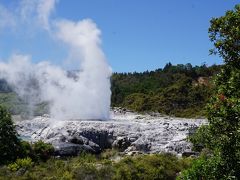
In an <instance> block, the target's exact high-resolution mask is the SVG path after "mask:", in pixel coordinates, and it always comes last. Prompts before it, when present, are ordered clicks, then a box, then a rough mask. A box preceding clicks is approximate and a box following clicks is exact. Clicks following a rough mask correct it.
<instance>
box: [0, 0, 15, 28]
mask: <svg viewBox="0 0 240 180" xmlns="http://www.w3.org/2000/svg"><path fill="white" fill-rule="evenodd" d="M15 25H16V22H15V18H14V15H13V14H12V13H11V12H10V11H9V10H8V9H6V8H5V7H4V6H2V5H1V4H0V30H1V29H3V28H5V27H14V26H15Z"/></svg>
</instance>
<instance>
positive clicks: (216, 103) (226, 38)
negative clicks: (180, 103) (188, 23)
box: [184, 5, 240, 179]
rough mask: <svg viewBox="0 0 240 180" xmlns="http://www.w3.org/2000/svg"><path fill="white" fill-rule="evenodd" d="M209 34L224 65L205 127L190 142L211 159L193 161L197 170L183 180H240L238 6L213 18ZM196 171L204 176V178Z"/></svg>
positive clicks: (218, 77) (239, 39)
mask: <svg viewBox="0 0 240 180" xmlns="http://www.w3.org/2000/svg"><path fill="white" fill-rule="evenodd" d="M209 33H210V39H211V41H213V42H214V45H215V49H214V50H212V52H215V53H218V54H219V55H220V56H221V57H222V58H223V59H224V62H225V65H224V66H223V67H222V70H221V72H220V73H219V74H218V76H217V77H216V80H215V87H216V88H215V93H214V96H213V97H212V98H211V102H210V103H209V105H208V107H207V110H208V111H207V112H208V114H207V116H208V120H209V126H208V127H204V128H201V129H200V130H199V131H198V133H197V135H196V136H195V137H193V138H192V139H191V138H190V139H191V140H192V141H193V143H194V144H195V145H196V144H197V143H203V145H204V146H205V147H208V148H210V149H211V150H212V152H213V157H212V158H211V159H210V160H204V161H202V160H201V159H199V160H198V161H196V164H195V165H196V166H199V167H198V168H195V169H194V166H193V167H192V169H190V170H189V171H188V172H187V173H186V174H185V176H184V178H185V179H188V178H187V177H188V176H189V175H194V173H195V175H194V176H195V177H197V178H200V179H201V178H205V179H240V171H239V169H240V91H239V88H240V81H239V79H240V43H239V42H240V5H237V6H235V9H234V10H232V11H227V12H226V14H225V16H222V17H219V18H213V19H212V20H211V27H210V28H209ZM204 133H207V135H206V134H204ZM204 138H206V139H205V140H204ZM200 172H201V173H206V174H205V175H204V177H203V176H202V175H201V174H200ZM213 172H214V173H213Z"/></svg>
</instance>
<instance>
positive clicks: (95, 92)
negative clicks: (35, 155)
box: [0, 0, 111, 119]
mask: <svg viewBox="0 0 240 180" xmlns="http://www.w3.org/2000/svg"><path fill="white" fill-rule="evenodd" d="M22 2H25V4H27V5H28V6H24V7H25V8H26V7H27V8H26V9H24V11H23V10H22V12H21V13H22V14H26V13H29V12H32V10H31V11H29V9H31V8H33V9H34V7H35V9H34V10H35V11H37V13H38V14H37V16H38V18H39V19H40V21H41V23H42V25H43V27H42V28H43V29H45V30H47V31H48V32H50V33H49V35H50V36H54V37H53V38H55V39H57V40H58V41H60V42H62V43H64V44H65V45H66V47H67V48H68V49H69V54H70V57H71V59H74V60H75V61H77V62H78V63H77V64H78V67H76V68H75V69H77V70H78V71H75V72H74V73H72V75H69V72H67V71H66V70H64V69H62V68H61V67H60V66H56V65H52V64H51V63H50V62H47V61H42V62H39V63H37V64H34V63H32V59H31V56H29V55H20V54H14V55H12V56H11V57H10V58H9V59H8V60H7V61H6V62H0V78H4V79H6V80H7V82H8V83H9V84H10V85H11V86H12V87H13V89H14V91H15V92H16V93H17V94H18V95H19V96H20V97H22V98H23V99H24V100H25V101H26V102H27V103H28V104H29V107H34V105H36V104H38V103H40V102H48V103H49V107H50V114H51V116H52V117H54V118H56V119H108V117H109V109H110V96H111V91H110V76H111V68H110V67H109V65H108V64H107V61H106V58H105V55H104V53H103V51H102V50H101V40H100V35H101V31H100V30H99V29H98V28H97V26H96V24H95V23H94V22H93V21H92V20H90V19H84V20H82V21H78V22H73V21H69V20H57V21H52V20H50V19H49V16H50V12H51V11H52V10H53V9H54V4H55V1H54V0H51V1H49V3H47V1H46V0H41V1H39V2H41V5H37V6H36V5H35V6H34V7H33V5H34V3H32V4H31V3H30V4H28V2H30V1H29V0H22ZM29 7H31V8H29ZM46 7H47V8H46ZM22 9H23V8H22Z"/></svg>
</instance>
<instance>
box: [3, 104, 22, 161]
mask: <svg viewBox="0 0 240 180" xmlns="http://www.w3.org/2000/svg"><path fill="white" fill-rule="evenodd" d="M20 149H21V145H20V140H19V139H18V137H17V132H16V130H15V126H14V125H13V122H12V119H11V115H10V114H9V113H8V112H7V110H6V109H5V108H3V107H1V106H0V165H3V164H6V163H8V162H11V161H14V160H15V159H16V158H17V156H18V154H19V151H20Z"/></svg>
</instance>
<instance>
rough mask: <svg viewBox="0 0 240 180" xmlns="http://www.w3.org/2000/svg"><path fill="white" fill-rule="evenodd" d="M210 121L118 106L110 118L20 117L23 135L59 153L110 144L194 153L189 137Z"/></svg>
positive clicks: (147, 150) (98, 148) (97, 149)
mask: <svg viewBox="0 0 240 180" xmlns="http://www.w3.org/2000/svg"><path fill="white" fill-rule="evenodd" d="M206 123H207V121H206V120H205V119H184V118H171V117H165V116H161V115H159V114H153V115H140V114H136V113H133V112H129V111H122V109H114V110H113V111H112V112H111V119H110V120H108V121H100V120H99V121H98V120H66V121H57V120H53V119H51V118H50V117H48V116H41V117H36V118H34V119H32V120H23V121H16V124H17V130H18V133H19V134H20V136H21V137H23V139H25V140H28V141H37V140H43V141H45V142H48V143H51V144H53V146H54V147H55V151H56V152H55V153H56V155H59V156H69V155H70V156H72V155H77V154H79V153H80V152H81V151H88V152H92V153H100V152H101V151H102V150H104V149H107V148H117V149H119V150H120V151H122V152H123V153H125V154H134V153H160V152H170V153H174V154H177V155H182V154H183V153H191V143H189V142H187V140H186V138H187V136H188V134H191V133H193V132H194V131H195V130H196V128H198V127H199V126H200V125H202V124H206Z"/></svg>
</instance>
